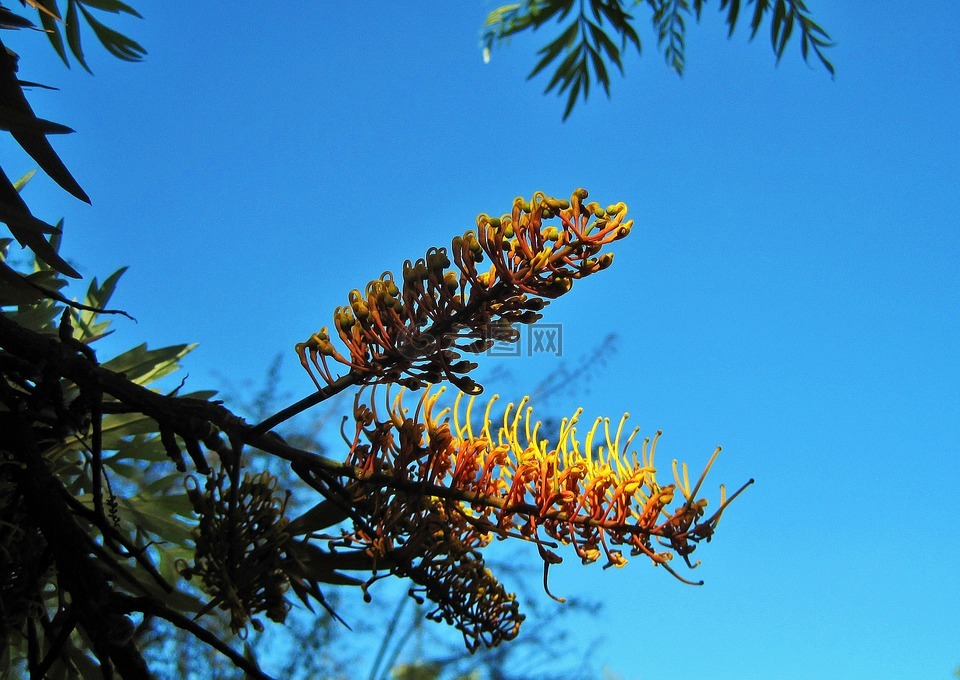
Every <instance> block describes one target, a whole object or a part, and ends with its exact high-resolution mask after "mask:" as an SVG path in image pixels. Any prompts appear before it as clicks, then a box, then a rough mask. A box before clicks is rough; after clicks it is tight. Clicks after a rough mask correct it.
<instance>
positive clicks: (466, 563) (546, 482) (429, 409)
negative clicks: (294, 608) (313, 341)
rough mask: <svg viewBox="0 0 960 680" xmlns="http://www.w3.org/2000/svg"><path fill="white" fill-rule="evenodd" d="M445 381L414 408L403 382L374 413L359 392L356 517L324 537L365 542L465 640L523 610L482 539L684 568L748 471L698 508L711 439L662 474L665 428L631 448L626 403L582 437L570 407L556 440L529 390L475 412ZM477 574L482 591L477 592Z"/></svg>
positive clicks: (548, 556)
mask: <svg viewBox="0 0 960 680" xmlns="http://www.w3.org/2000/svg"><path fill="white" fill-rule="evenodd" d="M443 393H444V389H443V388H439V389H433V388H430V389H427V390H425V391H424V392H423V393H422V394H421V395H420V397H419V401H418V402H417V405H416V407H415V409H414V411H413V413H412V414H411V413H410V411H409V409H408V408H406V407H405V406H404V405H403V399H404V391H403V390H401V391H400V393H399V394H398V395H397V396H396V397H394V398H391V397H390V396H389V390H388V394H387V397H386V400H385V401H386V403H385V407H384V408H383V411H382V413H381V412H379V411H378V407H377V400H376V399H375V398H372V399H371V403H370V404H369V406H368V405H367V404H366V403H361V400H360V398H361V396H362V393H361V394H358V396H357V399H356V403H355V407H354V425H355V428H354V430H353V432H348V431H347V430H344V432H343V434H344V439H345V441H346V442H347V444H348V445H349V447H350V455H349V457H348V459H347V463H348V464H349V465H350V466H352V469H353V470H355V473H354V476H353V478H352V480H351V481H348V482H347V483H346V484H345V488H347V489H348V490H349V492H350V493H351V494H353V496H354V498H355V499H357V501H358V502H357V503H356V507H358V508H359V509H360V512H361V515H362V517H361V518H360V521H359V523H355V527H354V530H353V531H352V532H345V533H344V534H343V535H341V536H340V537H339V538H336V539H333V538H332V539H331V546H332V547H336V546H349V547H354V548H355V547H357V546H358V545H360V546H365V550H366V551H367V553H368V554H370V555H374V556H377V557H378V558H379V559H381V560H382V563H383V564H384V566H385V568H388V569H389V570H390V571H391V573H397V574H400V575H404V576H408V577H410V578H412V579H413V580H414V581H416V582H417V583H419V584H420V585H421V586H423V587H424V592H425V594H426V595H427V596H428V597H430V599H432V600H433V601H434V602H436V603H437V604H438V605H439V607H438V610H437V611H436V612H435V617H438V618H443V619H444V620H448V621H452V622H454V623H455V625H457V626H458V627H459V628H460V629H461V631H464V636H465V638H466V639H467V642H468V645H475V644H477V640H481V639H482V640H484V641H486V642H488V643H489V642H491V641H492V642H493V643H494V644H495V643H496V642H497V641H499V640H501V639H509V638H510V637H512V636H513V635H515V634H516V629H517V627H518V626H519V623H520V621H521V620H522V617H520V616H519V614H518V612H517V610H516V604H515V602H514V600H513V598H512V596H509V595H508V594H507V593H506V592H505V591H503V589H502V587H501V586H500V584H499V583H497V582H496V580H495V579H493V577H492V575H489V573H488V572H487V571H486V570H485V569H484V568H483V560H482V557H481V555H480V552H479V549H481V548H482V547H484V546H485V545H486V544H487V543H488V542H489V541H490V540H491V537H492V536H501V537H507V536H517V537H522V538H524V539H525V540H528V541H531V542H533V543H535V544H536V546H537V549H538V551H539V553H540V556H541V558H542V559H543V561H544V564H545V565H546V566H549V565H550V564H555V563H557V562H560V561H561V560H562V558H561V557H560V556H559V555H558V554H557V553H556V552H555V550H557V549H558V548H559V546H560V545H568V546H570V547H571V548H572V550H573V551H574V553H575V554H576V555H577V557H579V558H580V560H581V561H582V562H584V563H591V562H595V561H597V560H599V559H601V558H605V566H606V567H609V566H617V567H622V566H623V565H625V564H626V562H627V558H626V557H625V556H624V554H623V551H624V550H627V551H628V552H629V554H630V555H634V556H635V555H645V556H647V557H648V558H649V559H650V560H652V561H653V563H654V564H655V565H658V566H663V567H664V568H665V569H666V570H668V571H669V572H670V573H671V574H673V575H674V576H676V577H677V578H680V579H681V580H684V581H686V580H685V579H683V578H682V577H681V576H680V575H679V574H678V573H677V572H676V571H675V570H674V569H673V568H672V567H671V566H670V565H669V564H668V563H669V561H670V560H671V559H672V557H673V556H674V555H679V556H680V557H682V558H683V559H684V560H685V561H686V563H687V565H688V566H690V567H691V568H692V567H695V566H696V563H691V562H690V561H689V555H690V554H691V553H692V552H693V551H694V549H695V548H696V545H697V543H698V542H699V541H701V540H704V539H706V540H710V538H711V537H712V535H713V532H714V530H715V529H716V526H717V523H718V522H719V520H720V516H721V514H722V513H723V511H724V509H725V508H726V507H727V505H728V504H729V502H730V501H731V500H733V498H734V497H736V496H737V495H738V494H739V493H740V491H742V490H743V488H745V487H746V486H747V484H749V483H750V482H748V483H747V484H745V485H744V486H743V487H741V489H740V490H738V491H737V493H735V494H733V496H731V497H730V498H729V499H728V498H726V495H725V491H724V487H723V486H721V487H720V502H719V505H718V508H717V510H716V511H715V512H714V513H713V514H712V515H710V516H709V517H705V509H706V507H707V501H706V500H705V499H703V498H697V495H698V493H699V491H700V487H701V486H702V483H703V480H704V478H705V476H706V474H707V472H708V470H709V468H710V467H711V465H712V464H713V462H714V460H715V459H716V456H717V454H718V453H719V449H717V451H716V452H714V455H713V456H712V457H711V458H710V460H709V462H708V463H707V465H706V468H705V469H704V471H703V473H702V474H701V476H700V479H699V480H698V481H697V483H696V484H695V485H694V486H692V487H691V485H690V482H689V478H688V473H687V467H686V465H685V464H684V465H682V466H680V467H678V466H677V463H676V461H674V465H673V472H674V474H673V477H674V479H673V483H671V484H667V485H664V486H661V484H660V483H659V482H658V480H657V468H656V467H655V455H656V448H657V442H658V439H659V437H660V433H659V432H657V433H656V435H654V437H653V438H652V439H644V440H643V442H642V444H641V445H640V448H639V451H637V450H636V448H634V447H633V442H634V440H635V439H636V436H637V433H638V431H637V429H633V430H631V431H629V432H628V431H627V430H626V420H627V416H626V415H624V417H623V418H621V419H620V421H619V423H618V424H617V426H616V427H615V428H612V427H611V421H610V420H609V419H605V418H598V419H596V420H595V421H594V422H593V424H592V426H591V427H590V428H589V429H588V430H587V431H586V433H585V434H584V436H583V437H580V436H579V435H578V432H577V425H578V423H579V418H580V415H581V411H580V410H578V411H577V412H576V413H574V414H573V416H571V417H570V418H566V419H564V420H563V421H562V422H561V424H560V428H559V429H560V431H559V433H558V437H557V439H556V441H555V443H551V442H550V441H548V440H547V439H545V438H544V437H543V436H542V434H541V432H540V429H541V427H542V425H541V423H540V422H539V421H536V420H534V418H533V409H532V408H531V407H530V406H529V405H528V400H527V399H526V398H524V399H523V400H521V401H520V403H519V404H513V403H511V404H508V405H507V406H506V408H504V409H503V410H502V411H497V410H496V402H497V398H496V397H493V398H492V399H490V400H489V401H488V402H487V403H486V404H485V406H483V413H482V416H481V417H480V418H479V420H477V419H475V418H476V416H477V415H480V414H479V413H477V412H476V411H475V407H476V406H477V401H476V396H470V397H464V395H463V394H462V393H458V395H457V397H456V398H455V400H454V402H453V404H452V405H451V406H449V407H446V408H441V406H440V405H439V404H438V401H439V400H440V398H441V396H442V395H443ZM751 481H752V480H751ZM675 500H676V501H677V503H675V502H674V501H675ZM355 519H357V518H355ZM654 542H656V547H655V543H654ZM466 574H469V575H470V576H469V578H468V577H467V576H466ZM375 576H376V575H375ZM464 579H466V580H464ZM477 579H480V580H481V581H483V582H484V585H483V586H482V588H483V592H484V593H487V596H486V597H484V598H481V599H479V600H477V599H475V598H476V588H478V587H481V586H478V585H477V583H478V581H477ZM686 582H687V583H689V581H686ZM544 585H545V586H546V579H545V581H544ZM451 588H452V590H451ZM464 598H467V600H468V601H469V602H470V603H471V604H470V605H469V606H467V605H464ZM466 612H469V615H468V614H467V613H466ZM465 617H466V618H465Z"/></svg>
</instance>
